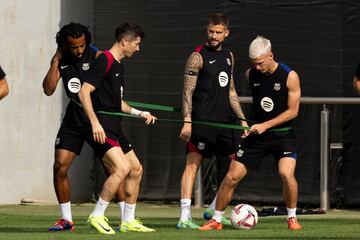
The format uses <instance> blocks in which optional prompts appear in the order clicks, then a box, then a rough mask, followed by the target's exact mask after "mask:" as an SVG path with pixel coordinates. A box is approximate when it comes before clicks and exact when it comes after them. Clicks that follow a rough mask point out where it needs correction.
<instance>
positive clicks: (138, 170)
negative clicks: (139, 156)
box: [131, 164, 143, 178]
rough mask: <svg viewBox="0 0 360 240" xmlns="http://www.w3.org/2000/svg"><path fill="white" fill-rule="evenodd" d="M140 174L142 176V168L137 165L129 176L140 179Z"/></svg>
mask: <svg viewBox="0 0 360 240" xmlns="http://www.w3.org/2000/svg"><path fill="white" fill-rule="evenodd" d="M142 174H143V167H142V165H141V164H137V165H136V166H134V167H133V169H132V170H131V175H133V176H135V177H137V178H141V176H142Z"/></svg>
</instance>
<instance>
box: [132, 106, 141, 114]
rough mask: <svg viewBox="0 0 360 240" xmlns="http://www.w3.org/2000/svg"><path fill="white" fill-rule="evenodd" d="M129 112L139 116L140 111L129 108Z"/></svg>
mask: <svg viewBox="0 0 360 240" xmlns="http://www.w3.org/2000/svg"><path fill="white" fill-rule="evenodd" d="M130 114H131V115H135V116H140V114H141V111H140V110H137V109H136V108H131V110H130Z"/></svg>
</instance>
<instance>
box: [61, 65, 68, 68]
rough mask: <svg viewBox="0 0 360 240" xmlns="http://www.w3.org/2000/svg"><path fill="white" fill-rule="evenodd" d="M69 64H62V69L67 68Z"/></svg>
mask: <svg viewBox="0 0 360 240" xmlns="http://www.w3.org/2000/svg"><path fill="white" fill-rule="evenodd" d="M68 66H69V65H65V66H60V68H61V69H64V68H67V67H68Z"/></svg>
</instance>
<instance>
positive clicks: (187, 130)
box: [179, 123, 191, 143]
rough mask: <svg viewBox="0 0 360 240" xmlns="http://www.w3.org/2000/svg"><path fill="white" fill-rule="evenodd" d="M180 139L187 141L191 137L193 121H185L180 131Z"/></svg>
mask: <svg viewBox="0 0 360 240" xmlns="http://www.w3.org/2000/svg"><path fill="white" fill-rule="evenodd" d="M179 137H180V139H181V140H182V141H184V142H185V143H187V142H188V141H189V140H190V137H191V123H184V126H183V127H182V129H181V132H180V136H179Z"/></svg>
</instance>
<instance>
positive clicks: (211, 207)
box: [208, 194, 217, 210]
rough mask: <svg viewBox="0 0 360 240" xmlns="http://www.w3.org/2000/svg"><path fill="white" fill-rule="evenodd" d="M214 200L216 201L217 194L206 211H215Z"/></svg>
mask: <svg viewBox="0 0 360 240" xmlns="http://www.w3.org/2000/svg"><path fill="white" fill-rule="evenodd" d="M216 200H217V194H216V196H215V197H214V199H213V200H212V202H211V204H210V206H209V208H208V209H212V210H215V207H216Z"/></svg>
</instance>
